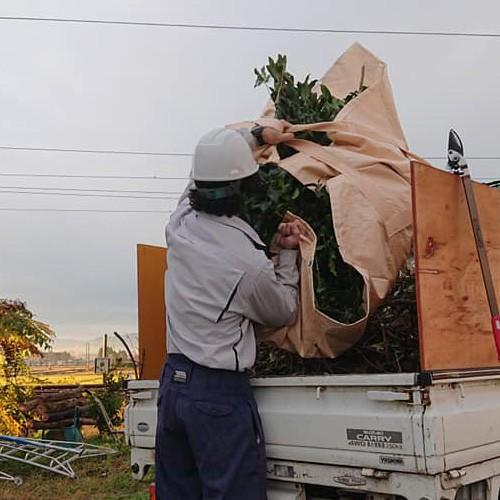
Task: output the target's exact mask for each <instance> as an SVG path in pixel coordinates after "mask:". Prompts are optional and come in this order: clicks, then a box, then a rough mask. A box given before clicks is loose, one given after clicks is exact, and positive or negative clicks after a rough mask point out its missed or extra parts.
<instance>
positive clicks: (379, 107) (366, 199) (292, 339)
mask: <svg viewBox="0 0 500 500" xmlns="http://www.w3.org/2000/svg"><path fill="white" fill-rule="evenodd" d="M363 66H364V68H365V69H364V71H365V75H364V84H365V85H366V86H367V87H368V89H367V90H365V91H364V92H363V93H362V94H361V95H359V96H358V97H357V98H356V99H354V100H352V101H351V102H350V103H349V104H347V105H346V106H345V107H344V108H343V109H342V110H341V111H340V113H339V114H338V115H337V117H336V118H335V120H334V121H333V122H325V123H318V124H313V125H293V126H292V128H291V129H290V131H292V132H297V131H301V130H321V131H324V132H327V133H328V135H329V136H330V138H331V139H332V141H333V143H332V144H331V145H330V146H320V145H318V144H315V143H312V142H309V141H304V140H299V139H295V140H293V141H290V142H289V143H288V144H290V145H291V146H293V147H294V148H295V149H296V150H297V151H299V153H297V154H295V155H293V156H292V157H290V158H287V159H285V160H283V161H277V163H278V164H279V165H280V166H281V167H282V168H284V169H285V170H287V171H288V172H290V173H291V174H292V175H294V176H295V177H296V178H297V179H298V180H299V181H301V182H302V183H304V184H306V183H316V182H318V180H321V181H322V182H325V183H326V186H327V188H328V192H329V194H330V198H331V204H332V213H333V225H334V229H335V234H336V237H337V240H338V244H339V248H340V252H341V254H342V257H343V258H344V260H345V262H347V263H349V264H350V265H352V266H353V267H354V268H356V269H357V270H358V271H359V273H360V274H361V275H362V276H363V278H364V282H365V305H366V311H367V312H366V315H365V317H364V318H362V319H361V320H359V321H357V322H356V323H353V324H349V325H347V324H343V323H340V322H338V321H335V319H333V318H329V317H327V316H326V315H324V314H322V313H321V312H320V311H318V310H317V309H316V308H315V301H314V284H313V273H312V269H313V268H312V262H313V259H314V252H315V245H316V238H315V235H314V233H313V232H312V231H310V233H309V237H308V241H307V242H305V243H302V244H301V248H300V251H301V256H302V260H301V265H300V275H301V282H300V308H299V309H300V310H299V314H298V319H297V322H296V323H295V324H294V325H293V326H290V327H286V328H281V329H279V330H276V331H271V332H270V331H265V332H264V331H262V332H259V333H258V337H259V339H260V340H271V341H273V342H274V343H275V344H276V345H278V346H279V347H282V348H284V349H287V350H290V351H294V352H297V353H299V354H300V355H301V356H303V357H335V356H338V355H339V354H341V353H342V352H344V351H345V350H346V349H348V348H349V347H351V346H352V345H353V344H354V343H356V342H357V341H358V340H359V339H360V337H361V336H362V335H363V332H364V329H365V326H366V323H367V319H368V316H369V314H370V313H371V312H373V311H374V310H375V308H376V307H377V306H378V305H379V303H380V301H381V300H382V299H383V298H384V297H385V296H386V295H387V293H388V292H389V291H390V289H391V287H392V285H393V283H394V281H395V279H396V277H397V274H398V271H399V270H400V269H401V267H402V266H403V264H404V263H405V261H406V259H407V257H408V256H409V254H410V251H411V240H412V227H411V224H412V219H411V198H410V196H411V195H410V160H409V156H410V154H409V153H407V145H406V140H405V137H404V134H403V131H402V129H401V125H400V123H399V119H398V115H397V112H396V107H395V104H394V99H393V96H392V91H391V86H390V83H389V78H388V75H387V67H386V65H385V63H383V62H382V61H380V60H379V59H377V58H376V57H375V56H374V55H373V54H371V53H370V52H369V51H368V50H366V49H365V48H364V47H362V46H361V45H360V44H358V43H356V44H354V45H353V46H352V47H350V48H349V49H348V50H347V51H346V52H345V53H344V54H343V55H342V56H341V57H340V58H339V59H338V60H337V62H336V63H335V64H334V65H333V66H332V68H331V69H330V70H329V71H328V72H327V73H326V75H325V77H324V78H323V80H322V83H323V84H325V85H326V86H328V87H329V89H330V90H331V91H332V93H333V94H334V95H336V96H338V97H344V96H345V95H347V94H348V93H349V92H351V91H352V90H355V89H357V88H358V87H359V84H360V75H361V71H362V67H363ZM273 114H274V110H273V109H272V107H270V106H268V107H267V108H266V111H265V112H264V115H263V117H261V119H259V120H257V121H258V122H259V123H261V124H272V121H273V119H272V118H271V117H272V116H273ZM240 125H241V124H240ZM411 156H413V155H411ZM257 158H258V161H259V162H260V163H265V162H266V161H268V160H273V161H276V160H277V159H278V157H277V153H276V150H275V148H274V147H266V148H263V149H261V150H260V151H259V152H258V154H257Z"/></svg>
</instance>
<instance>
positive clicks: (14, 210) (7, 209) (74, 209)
mask: <svg viewBox="0 0 500 500" xmlns="http://www.w3.org/2000/svg"><path fill="white" fill-rule="evenodd" d="M0 211H1V212H91V213H113V214H117V213H127V214H130V213H134V214H169V213H172V210H101V209H87V208H13V207H0Z"/></svg>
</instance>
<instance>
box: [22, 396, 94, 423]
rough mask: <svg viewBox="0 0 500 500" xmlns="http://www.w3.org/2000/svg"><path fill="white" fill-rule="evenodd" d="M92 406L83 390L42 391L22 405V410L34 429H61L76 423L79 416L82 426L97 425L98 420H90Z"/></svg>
mask: <svg viewBox="0 0 500 500" xmlns="http://www.w3.org/2000/svg"><path fill="white" fill-rule="evenodd" d="M90 409H91V406H90V405H89V401H88V399H87V398H85V397H84V395H83V393H82V389H81V388H75V389H65V390H60V389H45V388H44V389H40V390H37V391H36V392H35V397H34V398H33V399H31V400H30V401H27V402H26V403H24V404H22V405H21V406H20V410H21V411H22V412H23V413H24V414H25V415H26V417H27V419H28V420H29V421H30V423H31V428H33V429H60V428H62V427H68V426H71V425H73V423H74V422H75V416H76V415H77V414H78V415H79V423H80V425H95V424H96V420H95V419H93V418H89V417H88V415H89V413H90Z"/></svg>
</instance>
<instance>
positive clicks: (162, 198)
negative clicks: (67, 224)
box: [0, 189, 179, 200]
mask: <svg viewBox="0 0 500 500" xmlns="http://www.w3.org/2000/svg"><path fill="white" fill-rule="evenodd" d="M0 194H30V195H33V194H34V195H40V196H79V197H80V196H83V197H92V198H128V199H130V198H135V199H141V200H178V199H179V197H178V196H132V195H130V196H129V195H120V194H90V193H45V192H41V191H40V192H38V191H17V190H16V191H15V190H1V189H0Z"/></svg>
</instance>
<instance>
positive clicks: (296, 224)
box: [274, 220, 306, 250]
mask: <svg viewBox="0 0 500 500" xmlns="http://www.w3.org/2000/svg"><path fill="white" fill-rule="evenodd" d="M305 239H306V237H305V236H304V228H303V227H302V224H301V223H300V221H298V220H294V221H293V222H282V223H281V224H280V225H279V226H278V232H277V233H276V236H275V241H274V242H275V244H276V245H278V246H279V247H281V248H283V249H286V250H295V249H297V248H298V247H299V242H300V241H304V240H305Z"/></svg>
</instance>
